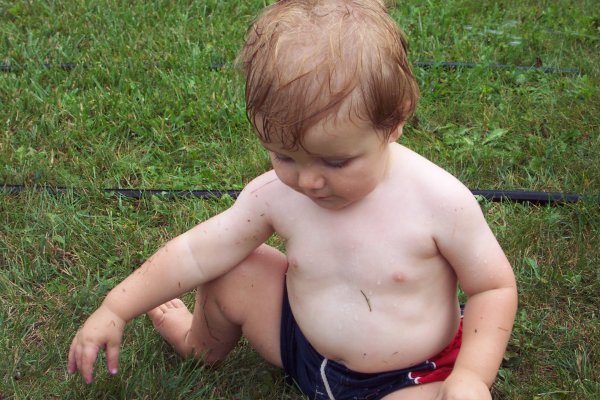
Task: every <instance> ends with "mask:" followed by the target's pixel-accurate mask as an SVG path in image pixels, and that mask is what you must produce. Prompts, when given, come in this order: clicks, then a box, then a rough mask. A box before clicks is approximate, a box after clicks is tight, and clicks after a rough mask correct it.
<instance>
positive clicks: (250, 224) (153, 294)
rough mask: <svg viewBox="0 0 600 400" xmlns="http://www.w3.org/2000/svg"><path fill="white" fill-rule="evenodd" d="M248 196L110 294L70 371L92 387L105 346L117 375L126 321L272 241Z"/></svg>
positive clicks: (85, 331)
mask: <svg viewBox="0 0 600 400" xmlns="http://www.w3.org/2000/svg"><path fill="white" fill-rule="evenodd" d="M253 186H254V185H252V184H251V185H249V188H251V187H253ZM248 192H249V190H245V191H244V192H242V194H241V195H240V197H239V198H238V200H237V201H236V203H235V204H234V206H233V207H231V208H230V209H228V210H226V211H225V212H223V213H221V214H219V215H217V216H215V217H213V218H211V219H209V220H207V221H205V222H203V223H201V224H200V225H198V226H196V227H195V228H193V229H191V230H190V231H188V232H186V233H184V234H182V235H180V236H178V237H177V238H175V239H173V240H171V241H170V242H168V243H167V244H166V245H165V246H164V247H162V248H161V249H160V250H158V251H157V252H156V253H155V254H154V255H153V256H152V257H150V258H149V259H148V260H147V261H146V262H145V263H144V264H143V265H142V266H141V267H140V268H139V269H137V270H136V271H135V272H134V273H132V274H131V275H130V276H129V277H127V278H126V279H125V280H124V281H123V282H121V283H120V284H119V285H117V286H116V287H115V288H114V289H112V290H111V291H110V292H109V293H108V295H107V296H106V298H105V299H104V301H103V302H102V305H101V306H100V307H99V308H98V309H97V310H96V311H95V312H94V313H93V314H92V315H91V316H90V317H89V318H88V319H87V321H86V322H85V324H84V325H83V326H82V328H81V329H80V330H79V331H78V332H77V335H76V336H75V338H74V339H73V343H72V344H71V348H70V350H69V360H68V371H69V373H71V374H72V373H75V372H76V371H77V370H79V371H80V373H81V374H82V376H83V377H84V379H85V380H86V382H87V383H90V382H91V381H92V372H93V365H94V362H95V361H96V357H97V354H98V352H99V351H100V349H102V348H105V349H106V358H107V367H108V369H109V371H110V372H111V373H112V374H115V373H116V371H117V363H118V353H119V348H120V343H121V337H122V333H123V328H124V326H125V323H126V322H127V321H129V320H131V319H133V318H134V317H136V316H138V315H141V314H143V313H145V312H147V311H148V310H150V309H152V308H154V307H156V306H158V305H160V304H162V303H164V302H166V301H168V300H171V299H173V298H175V297H177V296H179V295H181V294H182V293H185V292H186V291H189V290H191V289H193V288H195V287H197V286H198V285H200V284H202V283H204V282H207V281H210V280H212V279H214V278H216V277H218V276H220V275H222V274H224V273H225V272H227V271H228V270H229V269H231V268H232V267H234V266H235V265H237V264H238V263H240V262H241V261H242V260H243V259H244V258H245V257H246V256H248V254H250V253H251V252H252V251H253V250H254V249H255V248H256V247H258V246H259V245H260V244H261V243H263V242H264V241H265V240H267V239H268V237H269V236H270V235H271V233H272V231H273V230H272V228H271V225H270V223H268V221H267V220H266V217H265V215H266V211H265V210H264V203H265V202H264V200H263V199H261V198H260V196H258V195H257V194H255V193H248Z"/></svg>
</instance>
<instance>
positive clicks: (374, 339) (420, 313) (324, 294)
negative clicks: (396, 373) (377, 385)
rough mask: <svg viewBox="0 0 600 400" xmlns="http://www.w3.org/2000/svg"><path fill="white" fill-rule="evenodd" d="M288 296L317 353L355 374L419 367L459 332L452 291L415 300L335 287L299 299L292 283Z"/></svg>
mask: <svg viewBox="0 0 600 400" xmlns="http://www.w3.org/2000/svg"><path fill="white" fill-rule="evenodd" d="M300 286H301V285H300ZM288 290H289V297H290V305H291V307H292V311H293V313H294V317H295V318H296V321H297V323H298V326H299V327H300V329H301V330H302V332H303V333H304V335H305V336H306V338H307V339H308V341H309V342H310V343H311V344H312V345H313V347H314V348H315V349H316V350H317V351H318V352H319V353H320V354H321V355H323V356H324V357H326V358H328V359H330V360H334V361H337V362H339V363H342V364H344V365H346V366H347V367H348V368H350V369H352V370H354V371H357V372H383V371H390V370H396V369H402V368H407V367H410V366H412V365H416V364H419V363H421V362H423V361H425V360H426V359H427V358H430V357H432V356H434V355H436V354H438V353H439V352H440V351H441V350H442V349H444V348H445V347H446V346H447V345H448V343H449V342H450V341H451V340H452V338H453V337H454V335H455V333H456V330H457V328H458V323H459V311H458V303H457V299H456V291H455V289H454V290H453V289H452V288H445V290H442V291H440V290H437V291H436V293H435V296H423V295H422V293H421V294H420V295H418V296H417V295H413V294H410V293H408V294H402V293H397V292H394V291H386V290H385V289H381V290H379V291H377V290H362V289H359V288H351V287H348V286H347V285H343V286H342V285H340V286H335V285H333V286H330V287H325V288H323V289H321V290H317V291H313V292H312V293H311V296H299V295H297V293H298V291H300V292H303V291H302V290H301V287H296V285H294V284H293V282H288Z"/></svg>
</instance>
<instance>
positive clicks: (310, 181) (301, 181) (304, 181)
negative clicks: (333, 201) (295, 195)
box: [298, 167, 325, 190]
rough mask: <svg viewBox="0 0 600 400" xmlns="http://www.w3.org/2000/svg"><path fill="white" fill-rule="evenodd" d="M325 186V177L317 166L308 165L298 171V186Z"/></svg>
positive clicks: (306, 187)
mask: <svg viewBox="0 0 600 400" xmlns="http://www.w3.org/2000/svg"><path fill="white" fill-rule="evenodd" d="M324 186H325V178H324V177H323V175H322V174H320V173H319V171H317V170H316V168H312V167H308V168H303V169H301V170H300V171H298V187H300V188H301V189H304V190H319V189H322V188H323V187H324Z"/></svg>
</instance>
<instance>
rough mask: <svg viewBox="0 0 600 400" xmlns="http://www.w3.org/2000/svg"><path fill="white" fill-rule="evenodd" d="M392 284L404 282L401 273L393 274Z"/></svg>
mask: <svg viewBox="0 0 600 400" xmlns="http://www.w3.org/2000/svg"><path fill="white" fill-rule="evenodd" d="M393 279H394V282H398V283H402V282H404V281H405V280H406V278H405V277H404V274H402V273H401V272H396V273H395V274H394V277H393Z"/></svg>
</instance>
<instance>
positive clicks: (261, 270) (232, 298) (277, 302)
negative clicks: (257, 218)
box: [211, 245, 287, 367]
mask: <svg viewBox="0 0 600 400" xmlns="http://www.w3.org/2000/svg"><path fill="white" fill-rule="evenodd" d="M286 271H287V257H286V256H285V255H284V254H283V253H281V252H280V251H278V250H276V249H274V248H272V247H270V246H267V245H262V246H260V247H259V248H258V249H256V250H255V251H254V252H253V253H252V254H251V255H250V256H248V257H247V258H246V259H245V260H244V261H242V262H241V263H240V264H239V265H238V266H236V267H235V268H234V269H233V270H231V271H230V272H229V273H228V274H226V275H224V276H223V277H221V278H219V279H218V280H217V281H215V282H213V283H212V284H211V286H212V288H211V289H212V291H213V293H214V294H215V295H216V298H217V302H218V304H219V307H220V308H221V311H222V313H223V314H224V315H225V317H226V318H227V319H228V320H229V321H231V322H233V323H235V324H237V325H239V326H241V328H242V333H243V335H244V336H245V337H246V339H248V341H249V342H250V344H251V345H252V347H254V348H255V349H256V351H257V352H258V353H259V354H260V355H261V356H262V357H263V358H265V359H266V360H267V361H268V362H270V363H272V364H274V365H276V366H279V367H281V365H282V364H281V354H280V349H279V332H280V323H281V305H282V300H283V286H284V280H285V273H286Z"/></svg>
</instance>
